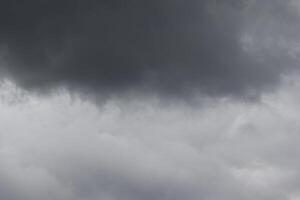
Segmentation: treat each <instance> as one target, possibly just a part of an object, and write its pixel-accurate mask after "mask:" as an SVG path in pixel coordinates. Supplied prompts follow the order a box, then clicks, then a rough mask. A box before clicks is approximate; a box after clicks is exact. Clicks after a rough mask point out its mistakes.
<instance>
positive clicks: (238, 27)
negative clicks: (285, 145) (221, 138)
mask: <svg viewBox="0 0 300 200" xmlns="http://www.w3.org/2000/svg"><path fill="white" fill-rule="evenodd" d="M298 4H299V3H298V1H295V0H288V1H279V0H275V1H273V0H272V1H270V0H263V1H257V0H243V1H238V0H222V1H208V0H204V1H197V0H189V1H182V0H163V1H162V0H153V1H147V0H139V1H137V0H130V1H119V0H113V1H108V0H99V1H96V0H89V1H80V0H75V1H70V0H51V1H49V0H46V1H40V0H29V1H16V0H3V1H1V8H0V13H1V14H0V19H1V20H0V29H1V33H0V49H1V54H2V62H3V64H2V65H1V70H2V74H5V76H10V77H11V78H13V79H14V80H15V81H16V82H18V83H19V85H20V86H22V87H25V88H27V89H41V90H44V89H48V88H52V87H56V86H67V87H69V88H76V89H78V88H79V89H85V90H91V91H93V92H97V93H100V94H101V95H102V96H105V95H106V94H114V93H117V94H118V93H123V92H125V93H127V92H131V91H133V92H143V93H149V94H159V95H161V96H175V97H184V96H189V95H191V94H194V93H198V92H200V93H205V94H209V95H216V96H228V95H229V96H236V97H243V96H246V97H248V96H250V97H251V96H257V95H259V94H261V92H262V91H267V90H268V89H271V88H273V87H274V85H276V84H277V83H278V82H279V81H280V76H281V75H282V74H283V73H287V72H290V70H291V69H294V68H297V67H296V66H297V65H298V51H299V47H298V46H299V45H298V44H299V39H298V32H299V25H298V21H299V5H298Z"/></svg>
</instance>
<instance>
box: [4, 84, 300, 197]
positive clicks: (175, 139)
mask: <svg viewBox="0 0 300 200" xmlns="http://www.w3.org/2000/svg"><path fill="white" fill-rule="evenodd" d="M287 83H288V82H287ZM291 83H293V84H289V83H288V84H286V85H285V86H284V87H283V88H282V89H280V91H279V93H277V94H273V95H267V96H264V97H263V100H262V102H261V104H256V105H253V104H252V105H251V104H244V103H238V104H237V103H232V102H228V101H218V102H215V103H210V104H208V105H207V106H206V108H191V107H190V106H186V105H185V104H181V105H179V104H176V105H174V106H171V107H168V108H167V107H164V108H163V107H161V106H160V105H159V104H157V103H155V101H152V100H149V101H148V102H146V101H142V102H140V101H135V102H131V103H128V102H124V101H119V100H118V99H115V100H114V101H112V100H111V101H109V102H108V103H107V104H105V105H104V106H103V107H101V109H100V110H99V109H96V107H95V106H94V105H93V104H91V103H89V102H82V101H80V100H74V99H71V98H70V97H69V96H68V95H67V94H61V95H57V96H53V97H52V98H44V97H36V96H33V95H29V96H28V95H24V94H22V95H21V96H20V97H19V99H23V101H18V102H19V103H13V104H12V103H11V99H14V97H16V96H19V95H20V91H19V90H18V89H17V90H16V88H15V86H13V85H12V84H7V85H6V86H3V87H2V88H1V90H0V91H1V92H0V94H1V104H0V109H1V113H0V133H1V134H0V139H1V140H0V141H1V142H0V163H1V166H0V191H1V192H0V198H1V199H12V200H19V199H24V200H38V199H45V200H48V199H49V200H50V199H57V200H80V199H87V200H98V199H108V200H110V199H116V200H118V199H125V200H127V199H128V200H139V199H156V200H166V199H175V200H176V199H178V200H180V199H188V200H198V199H224V200H252V199H258V200H267V199H270V200H271V199H272V200H274V199H275V200H276V199H278V200H279V199H280V200H282V199H283V200H294V199H298V198H299V196H300V194H299V190H298V188H299V176H300V174H299V165H300V162H299V159H298V155H297V152H298V151H299V140H300V138H299V134H298V133H299V130H300V127H299V125H298V124H299V123H297V122H298V121H299V114H298V112H297V111H298V110H299V109H298V108H299V101H300V97H299V95H298V93H297V92H296V91H298V90H299V87H300V84H299V81H296V82H291ZM21 92H22V91H21Z"/></svg>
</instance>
